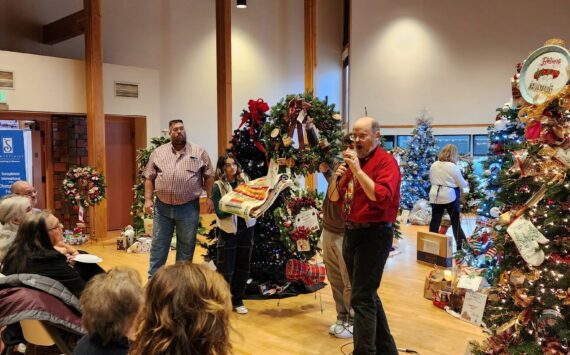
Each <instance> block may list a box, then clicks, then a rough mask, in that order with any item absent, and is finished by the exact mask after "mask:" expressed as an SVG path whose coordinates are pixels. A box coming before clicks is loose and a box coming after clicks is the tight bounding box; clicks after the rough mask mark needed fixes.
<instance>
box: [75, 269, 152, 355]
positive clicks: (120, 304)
mask: <svg viewBox="0 0 570 355" xmlns="http://www.w3.org/2000/svg"><path fill="white" fill-rule="evenodd" d="M142 302H143V288H142V283H141V277H140V275H139V274H138V272H137V271H136V270H134V269H132V268H129V267H116V268H114V269H112V270H111V271H109V272H108V273H106V274H99V275H96V276H95V277H93V278H92V279H91V280H90V281H89V282H88V283H87V286H86V287H85V290H84V291H83V293H82V294H81V312H82V313H83V317H82V320H81V321H82V323H83V326H84V327H85V329H86V330H87V332H88V335H85V336H84V337H83V338H81V340H80V341H79V343H78V344H77V347H76V348H75V350H74V351H73V353H74V354H81V355H99V354H116V355H127V354H128V352H129V339H131V340H132V339H133V338H134V337H133V335H134V329H133V326H134V319H135V317H136V316H137V314H138V312H139V310H140V306H141V305H142Z"/></svg>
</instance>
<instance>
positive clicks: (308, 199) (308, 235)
mask: <svg viewBox="0 0 570 355" xmlns="http://www.w3.org/2000/svg"><path fill="white" fill-rule="evenodd" d="M322 205H323V201H322V198H321V197H320V196H318V195H317V194H315V193H314V192H308V191H303V190H299V191H297V192H292V193H291V195H290V196H288V197H286V198H285V202H284V203H283V204H282V205H281V206H280V207H278V208H276V209H275V211H273V216H274V217H275V224H276V225H277V227H278V228H279V232H280V235H279V239H280V240H281V242H282V243H283V245H284V246H285V248H287V249H288V250H289V252H290V253H291V254H293V255H295V256H298V257H300V258H301V259H303V260H309V259H311V258H313V257H314V256H315V255H316V253H317V251H320V249H319V248H318V247H317V245H318V243H319V239H320V229H321V227H322ZM301 212H304V213H309V214H311V213H314V214H316V216H315V217H316V219H317V221H318V226H319V228H318V229H314V230H310V229H308V228H306V227H303V226H297V225H296V223H295V222H296V221H295V219H296V218H297V217H298V216H299V214H300V213H301ZM302 246H306V247H307V249H303V247H302Z"/></svg>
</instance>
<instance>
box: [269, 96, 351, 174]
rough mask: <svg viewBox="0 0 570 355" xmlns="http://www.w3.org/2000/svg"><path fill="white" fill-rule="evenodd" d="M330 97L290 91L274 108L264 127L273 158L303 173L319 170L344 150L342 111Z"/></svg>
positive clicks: (296, 171) (292, 169)
mask: <svg viewBox="0 0 570 355" xmlns="http://www.w3.org/2000/svg"><path fill="white" fill-rule="evenodd" d="M327 101H328V100H327V99H325V101H321V100H319V99H318V98H316V97H313V95H312V94H305V95H287V96H286V97H285V98H283V99H281V101H279V103H277V104H276V105H275V106H273V107H272V108H271V118H270V121H268V122H267V123H266V124H265V125H264V127H263V135H264V140H265V147H266V149H267V152H269V157H270V159H272V160H276V161H277V163H278V164H279V165H281V166H284V165H286V166H288V167H289V168H290V169H291V173H292V174H294V175H303V176H305V175H308V174H310V173H314V172H317V171H318V168H319V164H320V163H323V162H325V163H328V164H332V162H333V160H334V159H335V157H336V156H337V155H338V154H339V153H340V150H341V146H340V139H341V137H342V130H341V119H340V115H339V114H338V113H337V112H336V111H335V110H334V104H331V105H329V104H328V102H327ZM295 132H296V133H295ZM295 134H296V136H297V143H296V144H298V147H295V143H294V142H293V137H294V136H295ZM305 139H306V140H307V142H305Z"/></svg>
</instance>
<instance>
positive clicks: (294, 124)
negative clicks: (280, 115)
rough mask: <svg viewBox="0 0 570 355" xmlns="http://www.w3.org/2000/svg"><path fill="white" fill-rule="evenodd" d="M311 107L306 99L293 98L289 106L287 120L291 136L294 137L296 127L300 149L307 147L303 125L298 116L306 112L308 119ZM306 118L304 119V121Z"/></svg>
mask: <svg viewBox="0 0 570 355" xmlns="http://www.w3.org/2000/svg"><path fill="white" fill-rule="evenodd" d="M310 108H311V104H310V103H309V102H307V101H305V99H291V101H289V106H288V108H287V116H285V122H287V121H289V137H291V138H293V134H294V133H295V129H297V138H298V140H299V148H300V149H303V148H304V147H305V139H304V138H303V125H302V124H301V122H299V121H298V120H297V117H298V116H299V114H300V113H301V112H304V114H305V119H306V117H307V111H309V109H310ZM305 119H303V122H304V121H305Z"/></svg>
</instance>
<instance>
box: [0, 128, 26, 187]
mask: <svg viewBox="0 0 570 355" xmlns="http://www.w3.org/2000/svg"><path fill="white" fill-rule="evenodd" d="M0 142H1V144H2V146H1V148H2V150H1V151H0V196H4V195H7V194H9V193H10V186H12V184H13V183H14V182H15V181H18V180H26V158H25V152H24V131H22V130H0Z"/></svg>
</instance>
